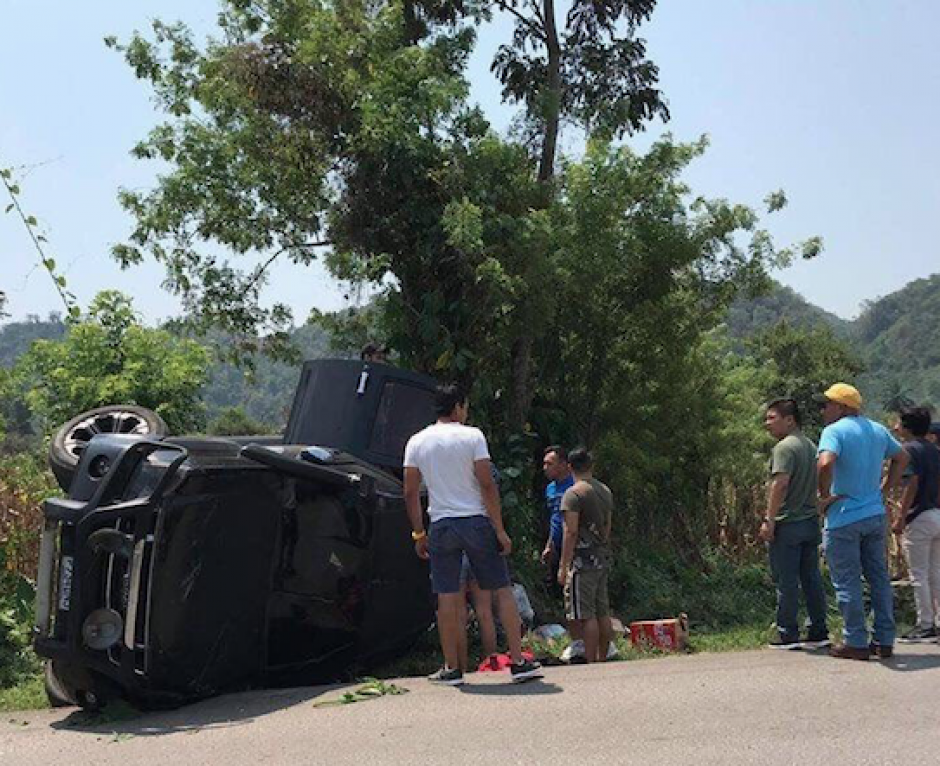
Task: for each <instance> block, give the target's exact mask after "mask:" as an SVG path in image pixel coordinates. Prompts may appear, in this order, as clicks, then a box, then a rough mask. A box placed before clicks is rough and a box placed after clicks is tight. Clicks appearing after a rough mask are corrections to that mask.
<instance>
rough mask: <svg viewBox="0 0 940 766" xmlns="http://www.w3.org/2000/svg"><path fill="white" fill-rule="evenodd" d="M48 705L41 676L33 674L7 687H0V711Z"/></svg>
mask: <svg viewBox="0 0 940 766" xmlns="http://www.w3.org/2000/svg"><path fill="white" fill-rule="evenodd" d="M47 707H49V701H48V700H47V699H46V689H45V686H44V685H43V681H42V676H33V677H31V678H27V679H24V680H22V681H20V682H19V683H18V684H16V685H15V686H11V687H9V688H8V689H0V712H4V713H6V712H10V711H13V710H40V709H42V708H47Z"/></svg>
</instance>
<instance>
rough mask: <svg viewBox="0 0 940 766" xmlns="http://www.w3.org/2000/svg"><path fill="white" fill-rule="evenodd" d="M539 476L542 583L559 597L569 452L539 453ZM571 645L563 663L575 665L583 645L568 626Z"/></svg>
mask: <svg viewBox="0 0 940 766" xmlns="http://www.w3.org/2000/svg"><path fill="white" fill-rule="evenodd" d="M542 472H543V473H544V474H545V478H546V479H548V486H546V487H545V507H546V509H547V510H548V539H547V540H546V541H545V548H544V549H543V550H542V563H543V564H544V565H545V566H546V567H547V569H548V574H547V575H546V577H545V583H546V584H547V585H548V587H549V588H550V589H551V590H552V591H553V592H554V593H555V594H556V595H559V596H560V595H561V593H560V589H559V587H558V579H557V578H558V564H559V562H560V561H561V549H562V540H563V537H564V531H565V513H564V511H562V510H561V498H562V497H563V496H564V494H565V492H566V491H567V490H568V489H569V488H570V487H572V486H573V485H574V475H573V474H572V473H571V466H570V465H569V464H568V450H566V449H565V448H564V447H562V446H560V445H558V444H553V445H551V446H550V447H546V448H545V451H544V452H543V453H542ZM568 633H569V634H570V635H571V645H570V646H569V647H568V648H567V649H566V650H565V654H563V655H562V659H564V660H567V661H575V660H578V659H580V658H583V657H584V641H583V637H582V635H581V629H580V624H579V623H578V622H577V621H572V622H569V623H568Z"/></svg>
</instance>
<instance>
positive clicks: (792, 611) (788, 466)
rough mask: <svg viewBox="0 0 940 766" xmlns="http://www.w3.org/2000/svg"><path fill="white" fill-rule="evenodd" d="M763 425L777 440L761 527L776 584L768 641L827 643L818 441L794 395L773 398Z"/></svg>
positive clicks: (781, 645) (788, 645)
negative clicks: (803, 626) (803, 624)
mask: <svg viewBox="0 0 940 766" xmlns="http://www.w3.org/2000/svg"><path fill="white" fill-rule="evenodd" d="M764 426H765V427H766V428H767V431H768V432H769V433H770V435H771V436H773V437H774V438H775V439H776V440H777V444H776V445H775V446H774V449H773V456H772V457H771V460H770V484H769V486H768V491H767V509H766V511H765V513H764V517H763V519H761V527H760V537H761V539H762V540H764V541H765V542H766V543H767V544H768V546H767V547H768V552H769V554H770V568H771V573H772V575H773V578H774V584H775V585H776V587H777V636H776V637H775V638H774V640H772V641H771V642H770V646H771V647H773V648H774V649H800V648H802V647H807V648H818V647H822V646H826V645H828V644H829V643H830V641H829V630H828V628H827V627H826V592H825V590H824V589H823V582H822V575H821V574H820V572H819V544H820V542H821V539H822V536H821V533H820V529H819V516H818V512H817V505H816V445H815V444H813V442H811V441H810V440H809V439H807V438H806V437H805V436H804V435H803V432H802V431H801V430H800V412H799V409H798V408H797V404H796V402H795V401H794V400H793V399H775V400H774V401H772V402H770V403H769V404H768V405H767V411H766V413H765V415H764ZM801 586H802V589H803V597H804V598H805V599H806V611H807V612H808V613H809V620H810V629H809V635H808V636H806V637H805V638H801V637H800V629H799V625H798V623H797V613H798V611H799V605H800V587H801Z"/></svg>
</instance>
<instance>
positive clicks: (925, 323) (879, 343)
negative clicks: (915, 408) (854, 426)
mask: <svg viewBox="0 0 940 766" xmlns="http://www.w3.org/2000/svg"><path fill="white" fill-rule="evenodd" d="M856 324H857V326H858V334H859V337H860V340H861V342H862V344H863V349H864V352H863V353H864V358H865V361H866V362H867V365H868V370H867V372H866V373H865V374H864V375H862V376H861V377H860V379H859V383H860V386H861V390H862V393H863V394H865V395H867V397H868V399H869V401H870V402H871V403H872V404H873V405H874V406H876V407H883V408H885V409H890V405H891V404H892V400H897V399H900V398H904V399H908V400H911V401H913V402H915V403H918V404H929V405H933V406H935V407H940V274H935V275H934V276H932V277H929V278H927V279H918V280H915V281H914V282H911V283H910V284H908V285H906V286H905V287H904V288H903V289H901V290H899V291H898V292H896V293H892V294H891V295H888V296H886V297H884V298H882V299H880V300H878V301H873V302H871V303H869V304H867V305H866V307H865V310H864V311H863V312H862V315H861V316H860V317H859V318H858V320H857V322H856Z"/></svg>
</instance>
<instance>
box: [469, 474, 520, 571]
mask: <svg viewBox="0 0 940 766" xmlns="http://www.w3.org/2000/svg"><path fill="white" fill-rule="evenodd" d="M473 474H474V476H476V477H477V482H479V484H480V493H481V494H482V495H483V505H484V506H486V513H487V515H488V516H489V517H490V521H491V522H493V528H494V529H495V530H496V539H497V540H499V548H500V553H502V554H503V555H504V556H508V555H509V553H510V552H511V551H512V540H510V539H509V535H507V534H506V528H505V527H504V526H503V509H502V506H501V505H500V502H499V489H498V488H497V486H496V482H495V481H493V468H492V466H491V465H490V461H489V460H488V459H485V460H474V461H473Z"/></svg>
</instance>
